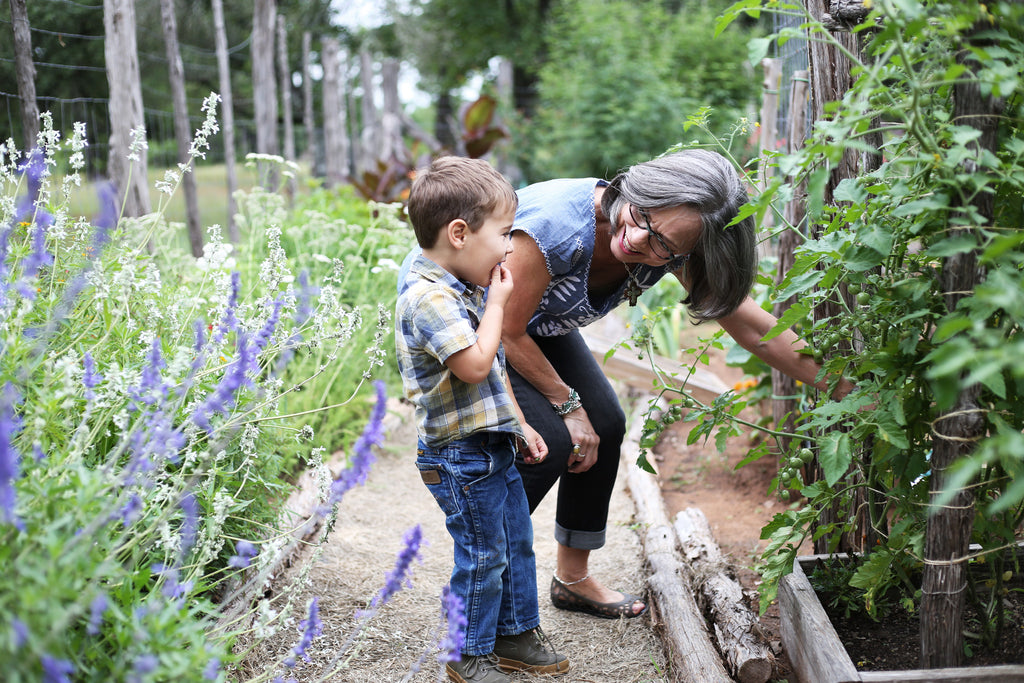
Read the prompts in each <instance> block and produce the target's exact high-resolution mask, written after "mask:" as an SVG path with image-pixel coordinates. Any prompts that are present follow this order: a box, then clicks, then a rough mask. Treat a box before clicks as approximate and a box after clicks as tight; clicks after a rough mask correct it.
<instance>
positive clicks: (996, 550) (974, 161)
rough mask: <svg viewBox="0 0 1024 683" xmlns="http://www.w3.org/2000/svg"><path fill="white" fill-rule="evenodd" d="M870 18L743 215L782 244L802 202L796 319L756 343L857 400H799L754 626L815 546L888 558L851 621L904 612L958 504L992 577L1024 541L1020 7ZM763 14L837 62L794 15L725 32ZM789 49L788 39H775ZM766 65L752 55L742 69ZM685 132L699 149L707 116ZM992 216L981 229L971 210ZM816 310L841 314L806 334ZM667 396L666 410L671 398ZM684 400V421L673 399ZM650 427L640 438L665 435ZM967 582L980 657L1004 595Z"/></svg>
mask: <svg viewBox="0 0 1024 683" xmlns="http://www.w3.org/2000/svg"><path fill="white" fill-rule="evenodd" d="M874 8H875V9H874V11H873V12H872V14H871V16H870V17H869V18H868V20H867V21H866V23H865V25H864V26H862V27H860V28H859V29H858V33H860V35H861V36H862V37H863V41H864V51H863V54H864V59H863V61H860V60H857V59H856V56H855V55H852V54H851V55H848V56H850V57H851V59H853V60H854V67H853V74H854V76H855V82H854V85H853V86H852V87H851V88H850V90H849V91H848V92H847V93H846V94H845V95H844V97H843V99H842V101H841V102H836V103H832V104H831V105H829V112H828V118H826V119H822V120H819V121H816V122H815V123H814V130H813V132H812V135H811V137H810V139H809V140H807V141H806V144H805V146H804V147H803V149H802V150H800V151H798V152H795V153H793V154H772V155H770V157H769V161H770V162H771V163H772V164H773V165H774V166H775V167H776V170H777V175H776V178H777V179H776V180H775V181H774V182H773V183H772V184H771V185H770V186H769V187H768V188H767V190H766V191H764V192H763V193H761V194H760V195H759V196H757V197H754V198H753V200H752V201H751V203H750V205H749V206H748V208H747V209H746V211H748V212H750V213H752V214H755V215H756V216H758V217H760V216H763V215H765V214H766V213H768V212H772V214H773V215H774V216H775V218H776V225H778V226H780V227H779V229H781V230H794V229H797V226H791V225H787V224H785V222H784V221H783V220H782V218H783V217H782V214H781V211H780V210H779V209H780V207H781V205H782V203H783V202H785V201H788V200H789V199H790V198H792V197H793V196H796V194H797V189H796V186H797V184H798V183H800V182H806V183H807V185H808V188H809V189H808V206H807V209H808V213H809V218H810V228H809V231H808V234H807V235H806V237H805V240H804V242H803V243H802V244H801V246H800V247H799V248H798V250H797V254H796V261H795V263H794V265H793V267H792V268H791V269H790V271H789V272H788V274H787V276H786V277H785V279H784V280H783V281H782V282H781V283H780V285H779V286H778V288H777V290H776V291H775V292H774V296H775V298H776V299H778V300H783V299H789V298H790V297H795V301H796V303H795V304H794V305H793V306H792V307H790V308H789V309H788V311H787V312H786V313H785V314H784V315H783V316H782V318H781V319H780V320H779V323H778V325H777V326H776V327H775V328H774V329H773V330H772V331H770V332H769V333H768V335H767V336H766V338H767V339H770V338H772V337H774V336H776V335H778V334H779V333H781V332H782V331H783V330H785V329H787V328H793V329H795V330H796V331H797V333H798V334H799V335H800V336H801V337H802V338H803V339H804V341H806V343H807V345H808V346H807V348H806V351H805V352H806V353H809V354H812V355H813V357H814V358H815V360H817V361H819V362H820V363H821V364H822V374H821V375H819V377H824V378H826V379H828V381H829V382H830V383H834V382H835V381H837V380H838V378H839V377H841V376H847V377H849V378H851V379H853V380H854V381H855V382H856V387H855V389H854V390H853V391H852V392H851V393H849V394H848V395H846V396H845V397H843V398H842V399H841V400H838V401H830V400H822V399H820V398H818V399H816V398H815V396H814V393H813V392H809V393H808V394H807V395H806V396H805V397H804V398H803V399H802V400H801V401H800V404H801V406H803V408H804V410H803V413H802V414H801V415H799V416H798V418H797V421H796V425H797V426H796V428H795V429H796V433H795V434H792V435H790V436H792V437H795V438H793V439H792V441H791V443H792V449H793V450H792V452H790V453H786V454H784V455H783V456H782V458H781V466H780V474H779V477H778V478H777V479H776V480H775V481H774V482H773V487H781V486H785V487H788V488H793V489H796V490H798V491H799V493H800V496H801V497H802V498H803V499H804V500H803V502H801V503H797V504H794V505H793V506H792V507H791V508H790V509H787V510H786V511H784V512H782V513H779V514H778V515H776V517H775V519H774V520H773V521H772V522H771V523H769V524H768V525H767V526H766V527H765V528H764V529H763V531H762V538H764V539H766V540H767V541H768V546H767V548H766V550H765V552H764V554H763V556H762V560H761V567H760V569H761V572H762V575H763V577H764V579H765V580H764V583H763V584H762V586H761V607H762V609H765V608H767V606H768V605H769V604H770V603H771V601H772V600H773V599H774V598H775V595H776V590H777V586H778V581H779V579H780V578H781V577H782V576H784V575H785V574H787V573H789V572H790V571H791V570H792V566H793V560H794V559H795V556H796V553H797V550H798V548H799V547H800V546H801V544H802V543H803V541H804V540H806V539H807V538H808V537H810V538H812V539H813V540H815V541H821V542H822V543H824V545H825V546H826V547H828V548H830V549H832V550H835V549H836V548H837V547H838V545H839V542H840V539H841V537H842V535H843V534H850V533H853V532H855V531H856V530H857V529H858V528H859V527H858V526H857V525H858V524H859V523H862V524H865V525H870V526H871V528H872V530H873V531H874V532H875V533H876V534H877V535H878V536H879V537H880V539H881V541H880V543H879V545H878V546H877V547H875V548H871V549H868V552H867V554H866V556H865V557H864V559H863V562H862V563H860V564H858V565H857V567H856V569H855V570H854V571H853V572H852V573H851V574H850V575H849V576H848V577H844V578H841V580H842V581H844V582H845V587H844V589H843V590H842V591H841V592H840V593H841V594H842V596H843V598H842V599H843V600H854V601H856V604H852V603H851V604H849V605H847V607H848V608H849V609H863V610H865V611H867V612H868V613H869V614H873V615H874V614H878V613H880V611H881V610H882V608H883V607H885V606H886V605H887V604H890V603H889V602H887V601H891V600H898V602H899V604H900V605H901V606H902V607H903V608H905V609H909V610H913V609H915V602H914V601H915V600H916V599H917V597H919V593H918V591H917V589H916V587H915V584H914V580H912V578H911V577H912V576H913V575H914V574H913V572H914V570H915V569H916V567H918V566H919V565H920V563H921V558H922V556H923V538H924V530H925V526H926V523H927V520H928V514H929V511H930V510H931V509H932V505H942V504H944V503H945V502H947V501H948V496H950V495H952V492H953V491H955V490H956V489H957V488H958V487H962V486H967V485H970V486H971V487H972V492H973V494H974V498H975V500H976V501H977V516H976V518H975V523H974V526H973V539H972V540H973V541H974V542H975V543H977V544H978V545H979V546H980V547H981V550H980V553H979V557H982V558H990V563H992V564H995V559H994V558H996V557H997V556H1000V555H1002V554H1003V553H1004V550H1005V549H1006V548H1008V547H1011V546H1012V545H1013V544H1015V543H1016V542H1017V541H1018V540H1019V539H1020V535H1019V534H1020V529H1021V523H1022V521H1024V482H1022V479H1024V438H1022V437H1021V434H1022V432H1024V409H1022V406H1024V396H1022V390H1024V373H1022V370H1021V366H1020V364H1019V362H1018V360H1017V359H1018V358H1019V357H1020V354H1021V353H1022V352H1024V337H1022V334H1021V321H1022V320H1024V308H1022V306H1024V304H1022V300H1021V297H1020V292H1022V291H1024V266H1022V264H1024V237H1022V234H1024V233H1022V232H1021V225H1022V223H1021V215H1022V202H1021V197H1022V196H1024V143H1022V142H1021V140H1022V134H1021V133H1022V124H1024V96H1022V95H1024V88H1022V87H1021V85H1022V83H1021V76H1022V65H1024V29H1022V27H1024V6H1021V5H1020V4H1019V3H1009V2H1006V3H994V4H991V5H979V4H977V3H972V2H942V3H924V2H917V1H916V0H885V1H883V2H878V3H875V5H874ZM764 11H771V12H780V13H788V14H795V15H797V16H799V17H800V18H801V20H802V21H804V22H805V23H804V26H803V29H805V30H806V31H807V33H808V34H809V39H810V40H815V41H823V42H826V43H828V44H830V45H833V46H834V47H835V48H836V49H839V50H843V48H842V46H841V45H840V44H839V43H838V42H837V41H836V39H835V38H834V37H833V36H832V35H831V34H830V33H828V32H827V31H826V30H825V29H824V28H823V27H822V26H821V25H820V24H818V23H817V22H816V21H814V20H813V19H812V18H811V17H808V16H806V14H805V10H804V9H803V7H802V6H799V5H796V4H789V3H783V2H769V3H763V2H760V1H757V2H753V1H744V2H740V3H737V4H736V5H734V6H733V7H732V8H731V9H730V10H728V11H727V12H726V13H725V15H724V17H723V19H722V20H721V21H720V28H721V27H724V26H726V25H728V23H729V21H731V20H733V19H735V18H736V17H737V16H741V15H751V16H756V15H759V14H760V13H762V12H764ZM971 32H973V33H971ZM969 33H971V35H970V37H969V35H968V34H969ZM800 38H801V33H800V32H794V31H793V30H792V29H785V30H784V31H783V33H781V34H779V35H777V36H772V37H771V39H773V40H778V41H780V42H782V41H784V40H797V39H800ZM767 45H768V44H767V43H765V42H764V41H760V40H759V41H754V43H753V44H752V46H751V53H752V54H754V53H759V52H761V51H763V50H764V49H765V48H766V47H767ZM963 85H973V86H974V87H976V88H977V94H976V95H974V96H973V97H975V98H978V97H989V96H992V97H995V98H997V104H998V110H999V112H1000V115H999V116H998V118H995V119H992V123H994V125H995V140H994V147H993V148H992V149H991V150H989V149H985V148H983V147H982V146H980V145H979V142H980V139H979V136H980V132H979V129H978V128H976V127H975V125H976V124H977V122H976V121H973V120H956V116H955V110H954V91H955V88H956V87H957V86H963ZM687 126H688V127H693V126H696V127H698V128H699V129H701V130H704V131H709V130H710V126H709V124H708V119H707V116H706V112H705V111H700V112H697V113H696V114H695V115H693V116H692V117H690V119H688V121H687ZM878 137H880V138H881V140H882V142H881V147H880V148H879V149H877V150H876V149H875V147H874V146H873V141H874V140H875V139H877V138H878ZM733 141H735V136H734V135H732V136H727V137H726V138H724V139H721V138H720V139H719V140H718V141H717V142H716V144H717V145H718V146H719V147H720V149H721V150H722V151H723V152H724V153H726V154H730V150H731V149H732V147H733V145H732V142H733ZM866 152H867V153H875V152H877V153H880V155H881V164H880V165H879V166H878V168H877V169H875V170H872V171H870V172H866V173H864V174H863V175H862V176H861V177H857V178H851V179H847V180H844V181H843V182H841V183H840V184H839V185H838V186H836V187H835V188H834V191H833V198H834V203H831V204H828V203H825V202H824V201H823V198H824V196H825V187H826V183H827V181H828V179H829V177H830V173H831V172H832V171H833V170H834V169H835V168H836V167H837V166H838V165H839V163H840V161H841V159H842V157H843V155H844V153H855V154H863V153H866ZM733 156H734V160H735V155H733ZM737 165H738V166H739V165H741V164H740V163H739V162H737ZM987 198H991V201H992V204H993V205H994V207H995V208H994V216H993V219H992V220H989V219H988V218H986V217H985V216H984V215H983V214H982V213H981V212H980V211H979V210H978V208H977V206H978V205H979V200H984V199H987ZM964 255H973V257H974V258H975V259H976V261H975V263H976V264H977V266H976V267H977V268H978V269H979V272H980V273H981V274H982V276H983V277H982V281H981V283H980V284H979V285H977V286H976V287H975V288H974V289H973V290H971V291H958V292H950V291H947V290H948V287H947V286H946V285H945V284H944V282H945V281H944V273H945V271H946V270H947V269H949V268H951V267H954V266H953V262H952V261H951V259H953V258H954V257H962V256H964ZM967 267H975V266H973V265H968V266H967ZM825 303H830V304H832V305H833V306H834V307H835V308H837V309H838V311H839V313H838V314H836V315H834V316H833V317H831V318H825V317H822V316H821V315H820V314H819V315H818V316H817V317H816V316H815V315H814V312H815V311H820V310H822V305H823V304H825ZM664 385H665V386H664V388H663V393H668V392H671V391H674V389H671V388H670V383H669V382H665V383H664ZM832 385H833V386H834V384H832ZM968 388H974V389H977V390H979V391H980V396H979V404H978V407H977V408H976V409H972V410H971V411H969V417H970V419H973V420H981V421H982V424H983V428H982V429H981V433H982V437H981V438H979V439H977V440H976V441H975V442H974V444H973V445H974V447H973V449H971V450H970V451H969V454H968V455H967V456H965V457H964V458H962V459H961V460H960V461H959V462H958V463H957V464H956V466H955V467H954V468H953V470H952V471H951V473H950V474H951V476H950V477H949V481H948V483H947V485H946V491H947V494H946V497H945V498H942V497H940V498H939V499H937V500H935V501H929V495H928V491H929V487H930V484H931V481H930V480H931V477H932V474H933V473H932V471H931V465H930V458H931V454H932V449H933V448H934V446H935V444H936V443H937V442H938V441H939V440H940V439H944V438H954V439H955V438H957V436H956V434H953V433H951V432H950V430H951V429H952V428H951V426H950V425H951V424H952V423H953V421H952V420H948V418H946V417H944V415H946V414H947V413H948V411H949V410H951V409H952V408H953V406H954V405H955V401H956V398H957V397H958V396H959V395H961V393H962V392H963V391H964V390H965V389H968ZM679 400H680V401H681V402H682V403H684V404H686V405H687V406H690V405H695V402H694V401H693V399H692V397H688V396H686V395H685V394H683V396H682V398H680V399H679ZM715 403H716V404H717V403H721V405H711V406H700V405H697V410H696V415H695V418H694V419H697V420H704V419H709V420H710V421H711V423H710V424H708V425H704V424H702V423H700V422H699V423H698V429H697V430H695V431H697V432H699V434H700V435H703V436H708V435H710V434H712V433H713V432H714V430H715V429H717V430H718V431H719V433H720V432H721V431H722V429H723V428H724V429H726V430H728V429H729V427H728V425H730V424H737V423H739V424H743V423H742V421H738V420H737V418H736V413H734V411H733V409H732V408H730V407H728V404H729V401H728V400H727V399H724V398H723V399H721V400H720V401H716V402H715ZM965 415H966V414H965ZM655 422H656V421H655ZM747 426H752V427H755V428H759V425H747ZM650 427H651V429H650V430H649V431H650V433H652V434H655V433H656V432H657V430H658V428H659V427H658V425H657V424H656V423H655V424H652V425H650ZM765 431H766V432H767V433H769V434H770V433H772V432H770V431H768V430H765ZM757 457H760V456H759V455H757V454H751V456H750V457H749V458H748V459H747V461H750V460H753V459H756V458H757ZM809 464H816V465H817V466H818V467H820V471H821V474H822V477H821V479H820V480H818V481H814V482H810V483H807V482H805V480H804V476H803V472H804V471H805V470H804V467H805V466H807V465H809ZM851 475H853V476H851ZM781 493H786V492H785V491H783V492H781ZM858 493H862V494H863V498H864V499H866V503H861V502H858V499H857V498H856V497H855V494H858ZM826 510H827V511H828V512H829V515H828V517H827V518H826V517H823V512H824V511H826ZM825 519H830V520H834V521H828V522H826V521H824V520H825ZM1004 573H1005V572H1004ZM975 576H976V575H972V577H975ZM979 581H980V579H977V578H973V582H972V584H971V595H972V596H974V597H975V598H976V599H977V600H978V602H979V604H981V606H982V611H983V612H984V613H989V614H991V615H992V619H991V620H990V623H989V624H983V625H981V627H980V628H981V631H982V633H984V634H986V635H984V636H983V638H988V637H989V634H993V633H996V632H998V630H999V629H998V624H996V623H995V622H996V621H997V620H998V615H999V613H1000V610H999V609H998V602H999V600H1000V597H999V595H1000V594H999V591H998V590H995V591H990V590H982V589H980V587H981V586H984V587H989V586H991V585H993V584H992V582H995V583H998V577H996V576H994V575H993V576H991V577H990V578H988V579H986V580H984V581H983V582H981V583H979ZM893 590H897V591H898V592H897V593H892V592H891V591H893ZM989 642H991V638H989Z"/></svg>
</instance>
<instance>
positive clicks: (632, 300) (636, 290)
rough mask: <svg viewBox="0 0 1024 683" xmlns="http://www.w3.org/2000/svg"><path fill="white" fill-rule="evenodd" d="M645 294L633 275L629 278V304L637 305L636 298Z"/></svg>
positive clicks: (627, 290) (627, 289)
mask: <svg viewBox="0 0 1024 683" xmlns="http://www.w3.org/2000/svg"><path fill="white" fill-rule="evenodd" d="M641 294H643V290H642V289H640V285H638V284H637V283H636V280H634V279H633V278H632V277H630V280H629V286H627V287H626V296H628V297H629V305H630V306H636V300H637V299H638V298H640V295H641Z"/></svg>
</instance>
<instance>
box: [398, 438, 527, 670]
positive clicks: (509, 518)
mask: <svg viewBox="0 0 1024 683" xmlns="http://www.w3.org/2000/svg"><path fill="white" fill-rule="evenodd" d="M513 444H514V442H513V437H512V436H511V435H510V434H508V433H499V432H494V433H486V434H474V435H472V436H470V437H468V438H466V439H460V440H458V441H453V442H451V443H449V444H446V445H445V446H442V447H440V448H431V447H429V446H427V445H426V444H424V443H423V442H422V441H420V442H419V445H418V450H417V456H416V467H418V468H419V470H420V476H421V477H422V478H423V481H424V483H425V484H426V485H427V489H429V491H430V493H431V494H432V495H433V496H434V500H436V501H437V504H438V505H439V506H440V507H441V510H442V511H443V512H444V514H445V516H446V520H445V524H446V526H447V527H448V533H449V534H451V537H452V539H453V540H454V541H455V569H454V570H452V578H451V589H452V592H453V593H454V594H455V595H458V596H459V597H460V598H461V599H462V601H463V603H464V604H465V609H466V622H467V625H466V642H465V644H464V645H463V647H462V652H463V653H464V654H467V655H484V654H488V653H490V652H492V651H493V650H494V639H495V636H499V635H502V636H506V635H516V634H519V633H522V632H523V631H527V630H529V629H532V628H535V627H536V626H538V625H539V624H540V612H539V610H538V607H537V565H536V560H535V558H534V555H533V524H532V522H531V521H530V511H529V505H528V504H527V502H526V493H525V492H524V491H523V482H522V480H521V479H520V477H519V472H518V471H517V470H516V468H515V466H514V462H515V447H514V445H513Z"/></svg>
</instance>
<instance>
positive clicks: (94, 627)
mask: <svg viewBox="0 0 1024 683" xmlns="http://www.w3.org/2000/svg"><path fill="white" fill-rule="evenodd" d="M108 606H109V602H108V601H107V595H106V593H100V594H98V595H97V596H96V597H95V598H93V599H92V603H91V604H90V605H89V625H88V626H86V627H85V632H86V633H87V634H89V635H90V636H95V635H99V632H100V624H101V623H102V622H103V613H104V612H106V611H107V607H108Z"/></svg>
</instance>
